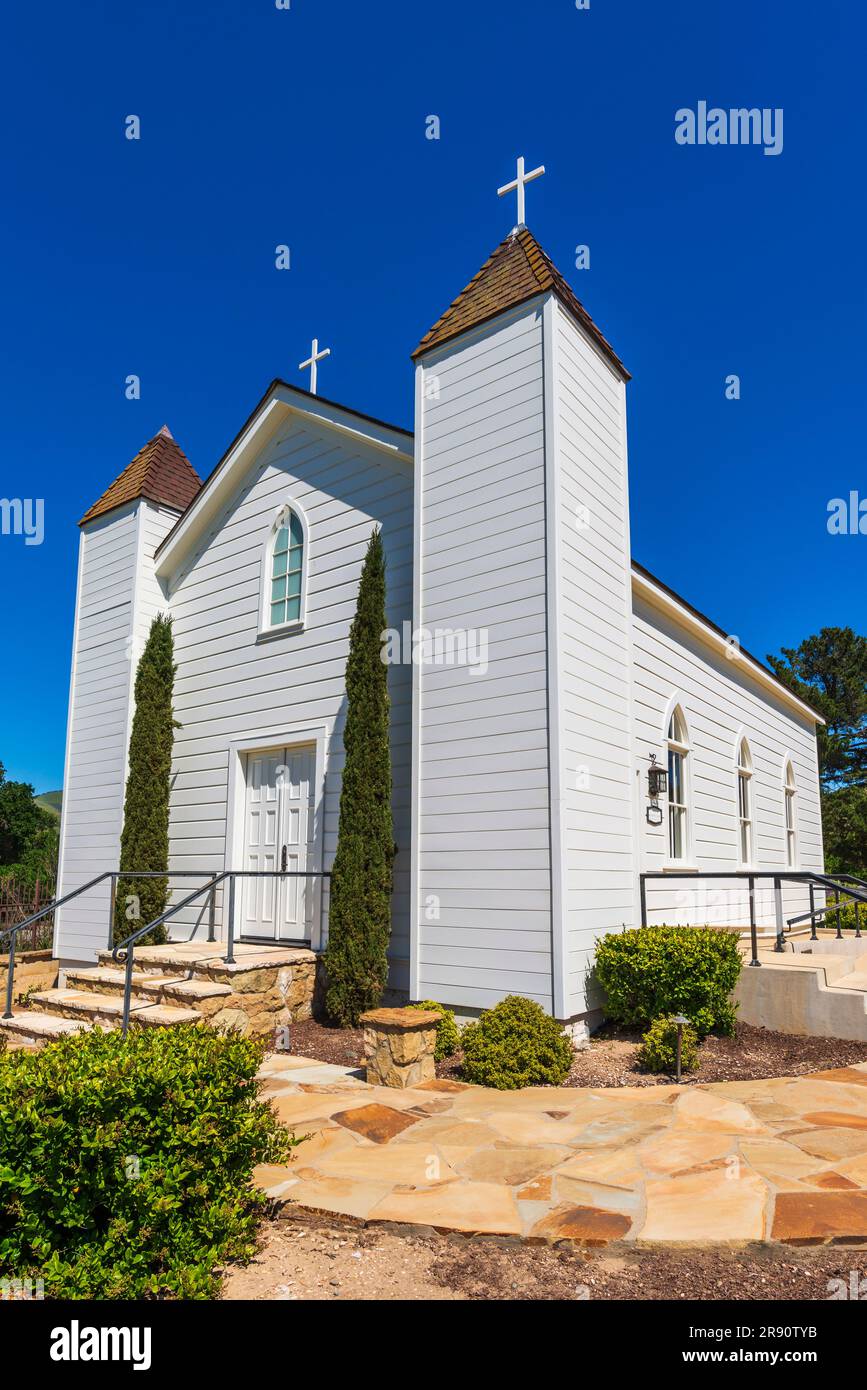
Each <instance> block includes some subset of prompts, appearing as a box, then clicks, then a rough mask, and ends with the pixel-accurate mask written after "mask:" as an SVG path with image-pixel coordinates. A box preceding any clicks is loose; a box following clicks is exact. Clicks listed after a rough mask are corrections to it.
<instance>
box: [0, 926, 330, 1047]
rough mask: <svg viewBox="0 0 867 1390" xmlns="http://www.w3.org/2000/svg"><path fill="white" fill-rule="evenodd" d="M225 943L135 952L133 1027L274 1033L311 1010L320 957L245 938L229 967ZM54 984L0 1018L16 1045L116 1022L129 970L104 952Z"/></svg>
mask: <svg viewBox="0 0 867 1390" xmlns="http://www.w3.org/2000/svg"><path fill="white" fill-rule="evenodd" d="M224 954H225V946H224V945H223V944H222V943H221V942H213V943H207V942H205V943H202V942H179V943H167V944H166V945H164V946H142V947H139V948H138V949H137V950H136V952H135V957H134V970H133V976H132V996H131V1006H130V1025H131V1026H132V1025H134V1026H136V1027H145V1028H170V1027H172V1026H174V1025H177V1024H181V1023H200V1022H203V1021H204V1022H207V1023H209V1024H211V1025H212V1026H214V1027H216V1028H238V1029H239V1030H240V1031H241V1032H243V1033H253V1034H257V1035H261V1034H270V1033H271V1032H273V1030H274V1028H275V1027H277V1026H279V1025H281V1024H287V1023H297V1022H300V1021H301V1020H302V1019H304V1018H309V1017H310V1016H311V1014H312V1012H313V1003H314V996H315V993H316V987H317V957H316V955H315V953H314V952H313V951H310V950H308V949H306V948H305V947H291V946H290V947H285V946H260V945H256V944H253V943H248V942H242V943H239V944H238V945H236V947H235V961H234V963H233V964H232V965H227V964H226V962H225V960H224V959H223V957H224ZM61 973H62V978H61V982H60V983H59V984H58V985H57V986H56V987H55V988H54V989H48V990H43V991H41V992H39V993H35V994H31V995H30V996H29V1003H28V1007H27V1008H18V1009H15V1010H13V1017H12V1018H0V1029H2V1030H4V1031H5V1032H6V1034H7V1036H8V1039H9V1043H10V1045H11V1046H16V1045H17V1046H22V1045H23V1046H31V1047H34V1046H36V1047H39V1046H42V1045H44V1044H45V1043H46V1042H50V1041H52V1040H53V1039H55V1038H57V1037H59V1036H61V1035H62V1034H64V1033H74V1032H78V1031H80V1030H81V1029H83V1028H91V1027H99V1028H103V1029H111V1028H116V1027H118V1026H119V1024H120V1023H121V1021H122V1017H123V989H124V971H123V967H122V966H119V965H118V964H117V962H116V961H114V960H113V959H112V956H111V953H110V952H104V953H103V954H102V955H100V957H99V961H98V964H97V965H95V966H80V967H77V968H67V969H66V970H64V971H62V972H61Z"/></svg>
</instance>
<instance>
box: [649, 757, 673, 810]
mask: <svg viewBox="0 0 867 1390" xmlns="http://www.w3.org/2000/svg"><path fill="white" fill-rule="evenodd" d="M667 791H668V773H667V772H666V770H665V768H664V767H661V766H660V764H659V763H658V762H657V761H656V754H655V753H651V755H650V767H649V769H648V773H647V793H648V796H649V797H650V799H651V800H652V801H655V800H656V798H657V797H658V796H662V795H664V793H665V792H667Z"/></svg>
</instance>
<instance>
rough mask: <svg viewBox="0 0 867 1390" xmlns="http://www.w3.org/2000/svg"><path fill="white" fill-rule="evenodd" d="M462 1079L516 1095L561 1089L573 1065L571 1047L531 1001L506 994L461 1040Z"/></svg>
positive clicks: (559, 1028) (553, 1021) (464, 1033)
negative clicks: (533, 1088) (536, 1089)
mask: <svg viewBox="0 0 867 1390" xmlns="http://www.w3.org/2000/svg"><path fill="white" fill-rule="evenodd" d="M461 1046H462V1047H463V1051H464V1061H463V1067H462V1074H463V1076H464V1077H465V1078H466V1080H467V1081H475V1082H477V1083H478V1084H479V1085H480V1086H495V1087H496V1088H497V1090H498V1091H516V1090H518V1089H519V1087H521V1086H560V1085H562V1083H563V1082H564V1081H565V1080H566V1077H567V1076H568V1075H569V1068H570V1067H571V1065H572V1044H571V1043H570V1041H569V1039H568V1038H567V1037H566V1036H565V1034H564V1033H563V1030H562V1028H561V1027H560V1024H559V1023H557V1022H556V1020H555V1019H553V1018H550V1017H549V1015H548V1014H546V1013H545V1011H544V1009H542V1007H541V1006H540V1005H539V1004H536V1003H534V1001H533V1000H532V999H522V998H521V997H520V995H517V994H510V995H509V996H508V998H506V999H501V1000H500V1002H499V1004H496V1005H495V1006H494V1008H493V1009H487V1010H486V1011H485V1013H483V1014H482V1016H481V1018H480V1019H479V1020H478V1022H477V1023H468V1024H467V1026H466V1028H465V1029H464V1031H463V1033H462V1034H461Z"/></svg>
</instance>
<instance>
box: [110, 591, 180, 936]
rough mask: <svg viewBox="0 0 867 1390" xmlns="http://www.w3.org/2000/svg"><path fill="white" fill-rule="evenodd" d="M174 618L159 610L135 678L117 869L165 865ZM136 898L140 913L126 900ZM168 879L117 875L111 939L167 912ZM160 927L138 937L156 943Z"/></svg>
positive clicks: (172, 727)
mask: <svg viewBox="0 0 867 1390" xmlns="http://www.w3.org/2000/svg"><path fill="white" fill-rule="evenodd" d="M176 670H177V667H176V666H175V662H174V640H173V638H172V620H171V618H169V617H168V616H165V615H163V614H159V615H158V616H157V617H156V618H154V620H153V622H152V623H151V630H150V633H149V634H148V640H147V642H146V644H145V649H144V651H143V652H142V656H141V660H140V661H139V664H138V670H137V671H136V677H135V713H134V714H133V720H132V732H131V734H130V740H129V772H128V773H127V779H126V797H125V799H124V807H123V832H122V834H121V839H120V868H121V870H123V869H167V868H168V864H169V787H170V778H171V768H172V743H173V742H174V731H175V718H174V711H173V709H172V692H173V687H174V679H175V671H176ZM130 897H132V898H134V899H136V900H137V905H138V913H137V914H136V913H135V912H134V911H133V912H132V915H129V914H130V911H131V909H132V905H131V904H130V903H128V901H127V900H128V898H130ZM167 902H168V879H166V878H144V879H136V878H119V879H118V881H117V900H116V904H115V917H114V939H115V942H119V941H123V940H124V939H125V938H126V937H127V936H129V935H130V933H131V932H134V931H135V930H136V928H137V927H139V926H143V925H144V924H145V923H146V922H152V921H153V919H154V918H155V917H159V915H160V914H161V913H162V912H165V909H166V904H167ZM167 937H168V932H167V931H166V928H165V927H164V926H162V927H157V929H156V930H155V931H154V932H152V933H150V934H149V935H148V936H146V937H143V938H142V944H144V943H148V944H151V945H156V944H159V943H160V942H162V941H165V940H166V939H167Z"/></svg>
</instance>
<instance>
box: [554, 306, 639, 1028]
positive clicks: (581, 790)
mask: <svg viewBox="0 0 867 1390" xmlns="http://www.w3.org/2000/svg"><path fill="white" fill-rule="evenodd" d="M549 312H550V313H551V315H552V319H553V322H552V324H551V329H550V336H549V339H548V341H549V344H550V346H549V351H550V353H551V357H552V362H551V364H550V365H551V379H552V386H553V390H554V401H553V410H554V416H555V418H554V421H553V433H554V440H553V441H552V452H553V455H554V459H555V463H554V469H555V479H556V486H557V487H558V489H559V495H558V497H557V508H558V522H559V537H558V539H559V554H558V557H557V569H558V574H559V594H558V600H559V601H558V605H557V606H558V615H559V638H558V646H559V693H558V703H559V711H560V740H561V748H560V777H561V798H562V818H563V823H562V826H561V837H562V838H561V843H562V855H563V876H564V882H563V910H562V923H561V924H560V925H559V928H558V925H557V924H556V923H555V932H556V931H558V930H559V931H560V932H561V933H562V939H563V955H562V975H563V979H562V995H561V1000H562V1002H561V1003H560V1006H559V1008H558V1012H560V1013H561V1015H562V1016H563V1017H566V1018H569V1017H571V1016H574V1015H575V1014H580V1013H583V1012H585V1011H586V1009H587V1008H588V1007H590V1006H592V1004H593V1003H594V1002H595V1000H593V999H592V998H588V992H587V978H586V977H587V974H588V970H589V967H590V965H591V964H592V958H593V951H594V945H595V941H596V939H597V937H599V936H601V935H604V934H605V933H607V932H609V931H612V930H619V929H620V928H621V927H622V926H623V925H624V923H631V922H632V920H633V917H634V901H635V863H634V853H633V838H634V829H633V827H634V810H633V788H632V785H631V759H630V753H629V749H630V745H631V729H632V725H631V702H630V682H631V670H630V666H631V652H630V613H631V606H630V605H631V596H630V578H629V570H630V558H629V494H628V479H627V472H626V437H625V432H626V421H625V392H624V385H623V382H622V380H621V378H620V377H619V375H618V374H617V373H616V372H615V371H614V369H613V368H612V367H611V365H610V364H609V363H608V361H607V360H606V359H605V358H603V357H602V356H601V355H600V353H599V351H598V350H597V349H596V348H595V347H594V346H593V345H592V343H591V342H590V341H589V340H588V339H587V338H586V337H585V335H584V334H583V333H582V332H581V330H580V329H579V328H578V327H577V326H576V324H575V322H574V321H573V319H572V318H571V317H570V316H569V315H568V314H567V313H566V312H565V310H563V309H562V308H561V306H560V305H559V304H558V303H557V302H556V301H552V302H551V304H550V308H549ZM552 544H553V541H552Z"/></svg>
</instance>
